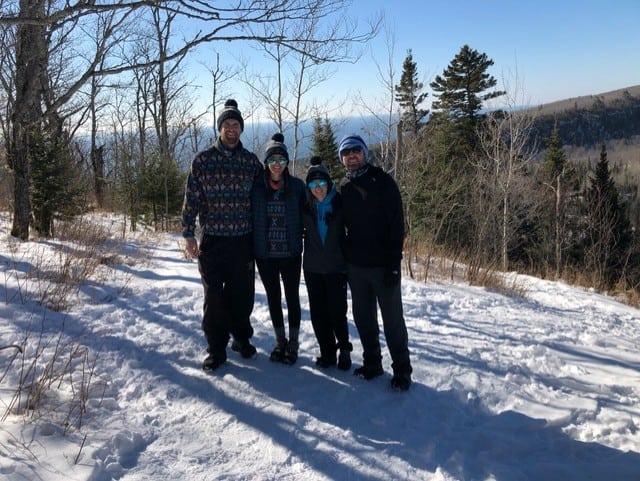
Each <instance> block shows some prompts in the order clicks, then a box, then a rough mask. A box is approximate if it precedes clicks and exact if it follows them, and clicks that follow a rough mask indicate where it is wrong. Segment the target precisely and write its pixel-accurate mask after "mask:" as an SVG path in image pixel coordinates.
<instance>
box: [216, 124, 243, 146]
mask: <svg viewBox="0 0 640 481" xmlns="http://www.w3.org/2000/svg"><path fill="white" fill-rule="evenodd" d="M240 134H242V127H241V126H240V122H238V121H237V120H236V119H226V120H225V121H224V122H222V125H221V126H220V138H221V139H222V142H223V143H224V145H226V146H227V147H235V146H236V145H238V142H240Z"/></svg>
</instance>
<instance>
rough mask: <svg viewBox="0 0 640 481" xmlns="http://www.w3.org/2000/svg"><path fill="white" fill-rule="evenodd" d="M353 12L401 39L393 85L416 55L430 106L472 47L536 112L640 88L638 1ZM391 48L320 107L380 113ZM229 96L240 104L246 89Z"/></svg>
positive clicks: (476, 0) (328, 86)
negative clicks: (350, 104)
mask: <svg viewBox="0 0 640 481" xmlns="http://www.w3.org/2000/svg"><path fill="white" fill-rule="evenodd" d="M348 12H349V15H350V16H352V17H355V18H357V19H359V21H360V22H361V24H363V26H364V24H365V23H366V21H367V19H369V18H371V17H373V16H375V15H376V14H380V13H381V14H382V15H383V16H384V21H385V25H386V27H387V30H388V31H391V32H392V35H393V36H394V37H395V49H394V52H393V59H394V61H393V64H394V68H395V83H397V82H398V81H399V79H400V74H401V71H402V62H403V60H404V58H405V56H406V54H407V50H408V49H412V52H413V58H414V60H415V61H416V62H417V67H418V72H419V75H420V77H421V80H423V81H424V83H425V90H426V91H427V92H428V93H429V97H428V98H427V101H426V103H427V104H430V103H431V100H432V95H431V89H430V88H429V87H428V83H429V82H430V81H432V80H433V78H434V77H435V75H438V74H441V73H442V72H443V70H444V69H445V68H446V67H447V65H448V64H449V63H450V62H451V60H452V59H453V58H454V56H455V55H456V54H457V53H458V52H459V51H460V48H461V47H462V46H463V45H464V44H468V45H469V46H470V47H471V48H473V49H475V50H477V51H479V52H481V53H486V54H487V56H488V57H489V58H491V59H493V61H494V66H493V67H492V69H491V70H490V73H491V74H492V75H493V76H494V77H495V78H496V79H498V81H499V86H502V83H503V81H507V82H508V83H509V85H510V86H511V87H512V88H515V87H516V86H517V88H518V94H517V96H518V100H520V101H521V103H522V102H524V103H525V104H528V105H538V104H542V103H547V102H552V101H555V100H563V99H567V98H572V97H578V96H583V95H592V94H599V93H603V92H607V91H610V90H616V89H620V88H624V87H629V86H633V85H638V84H640V53H639V52H640V1H639V0H613V1H612V0H582V1H576V0H556V1H549V0H537V1H527V0H522V1H516V0H513V1H508V0H485V1H481V0H466V1H465V0H447V1H442V0H439V1H432V0H394V1H390V0H354V1H353V2H352V5H351V7H350V8H349V11H348ZM387 41H388V36H387V35H386V34H385V29H384V28H383V29H382V31H381V32H380V34H379V35H378V37H377V38H375V39H374V40H372V41H371V42H370V43H369V44H368V45H367V48H366V51H365V53H364V54H363V56H362V57H361V59H360V60H359V61H358V62H357V63H356V64H341V65H339V66H337V67H336V70H335V72H334V73H333V75H332V77H331V79H330V80H328V81H326V82H324V83H322V84H321V85H320V86H318V87H317V88H316V89H315V90H314V91H313V93H312V94H309V95H312V97H313V98H314V99H317V102H318V103H319V104H322V103H323V102H334V103H340V104H342V105H346V103H347V100H348V99H353V98H355V97H359V96H362V97H363V98H365V99H369V100H370V101H371V104H372V105H373V103H374V102H373V99H375V98H378V99H381V98H385V93H386V92H385V90H384V87H383V85H382V83H381V80H380V78H379V74H378V69H377V67H376V63H378V64H379V65H381V66H382V67H383V68H386V65H387V63H388V55H389V54H388V51H387V46H386V44H387ZM225 45H228V46H222V45H217V46H216V48H218V49H220V48H229V49H230V50H229V51H233V54H229V53H227V56H226V57H223V61H224V60H227V61H229V62H230V63H231V62H233V61H234V59H233V58H232V57H231V55H234V56H237V55H240V54H241V55H243V56H245V57H249V58H252V59H254V60H253V61H252V63H251V65H253V66H255V65H259V61H258V60H257V59H255V56H256V55H257V54H256V52H255V50H253V49H251V48H250V47H248V46H246V45H245V46H242V47H240V46H239V44H237V45H233V44H225ZM220 51H221V52H224V51H223V50H220ZM229 51H228V52H229ZM240 52H241V53H240ZM223 55H224V54H223ZM231 90H232V91H231V94H232V95H234V96H235V97H237V98H238V99H239V100H240V101H241V102H242V98H243V97H244V93H245V92H244V91H245V90H246V87H243V86H242V85H238V86H235V87H232V88H231ZM387 95H388V94H387ZM427 106H428V105H427Z"/></svg>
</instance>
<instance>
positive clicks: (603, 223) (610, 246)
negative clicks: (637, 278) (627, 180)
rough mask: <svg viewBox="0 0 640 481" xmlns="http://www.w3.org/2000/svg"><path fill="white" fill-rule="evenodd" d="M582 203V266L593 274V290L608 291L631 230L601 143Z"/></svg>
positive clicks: (621, 263)
mask: <svg viewBox="0 0 640 481" xmlns="http://www.w3.org/2000/svg"><path fill="white" fill-rule="evenodd" d="M586 200H587V222H588V224H587V236H586V239H585V241H586V246H585V256H586V264H587V267H589V268H590V270H591V271H592V273H593V274H594V281H595V283H596V285H597V287H599V288H605V289H606V288H611V287H613V285H614V284H615V282H616V281H617V280H618V279H619V278H620V276H621V275H622V274H623V268H624V266H625V263H626V259H627V254H628V250H629V246H630V244H631V240H632V231H631V225H630V222H629V217H628V214H627V212H626V209H625V207H624V206H623V205H622V204H621V203H620V199H619V197H618V190H617V188H616V185H615V182H614V180H613V177H612V175H611V170H610V168H609V161H608V159H607V150H606V146H605V145H604V144H602V150H601V152H600V161H599V162H598V164H597V166H596V169H595V172H594V176H593V177H592V178H591V184H590V187H589V189H588V191H587V195H586Z"/></svg>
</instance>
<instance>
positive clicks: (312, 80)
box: [244, 0, 380, 170]
mask: <svg viewBox="0 0 640 481" xmlns="http://www.w3.org/2000/svg"><path fill="white" fill-rule="evenodd" d="M316 3H317V4H316V8H315V9H313V10H312V13H311V15H309V16H308V17H306V18H303V19H299V20H298V21H297V22H290V21H281V22H279V23H273V22H272V23H265V24H263V25H261V26H259V28H260V29H261V30H260V33H259V35H261V36H267V37H268V36H271V37H274V36H275V37H278V36H283V35H284V34H285V32H287V31H289V32H291V31H292V32H293V36H294V37H295V38H296V41H295V46H291V45H284V44H282V45H276V46H275V47H274V46H272V45H268V44H261V45H260V48H261V49H262V51H263V52H264V54H265V55H266V57H267V58H268V59H270V60H272V61H273V63H274V65H275V68H274V72H275V74H274V77H268V76H264V75H255V74H252V73H248V75H247V76H246V77H245V79H244V81H245V83H246V84H247V85H248V86H249V87H250V88H251V89H252V90H253V91H254V93H255V94H256V95H257V96H258V97H260V98H261V99H262V100H263V101H264V103H265V104H266V105H267V114H268V116H269V118H270V119H271V120H272V121H273V122H274V123H275V124H276V128H277V129H278V130H279V131H280V132H283V133H284V132H285V130H287V125H286V123H287V122H290V123H291V127H292V129H293V149H292V152H293V155H292V159H293V160H292V166H291V168H292V170H295V167H296V165H295V163H296V159H297V157H298V150H299V145H300V143H301V141H302V138H301V129H300V127H301V124H302V122H303V121H304V120H310V119H311V118H313V114H314V113H315V115H316V116H317V115H318V112H317V106H314V105H312V104H311V105H305V104H304V100H303V99H304V98H306V97H307V95H308V94H309V93H310V92H311V91H312V90H313V89H314V88H315V87H317V86H318V85H320V84H321V83H322V82H325V81H326V80H327V79H328V78H329V77H330V75H331V72H332V71H331V68H330V67H329V65H330V64H335V63H339V62H355V61H357V59H358V58H359V57H360V52H354V51H353V46H354V45H356V44H358V43H363V42H366V41H368V40H369V39H371V38H372V37H373V36H374V35H376V33H377V30H378V26H379V23H380V20H379V19H373V20H372V22H371V23H370V24H369V28H368V30H367V31H366V32H364V33H358V30H357V28H356V25H355V24H354V23H353V22H351V21H349V20H348V19H347V17H345V16H343V15H341V16H339V17H338V18H337V19H336V20H335V21H334V22H332V23H331V24H330V25H328V26H327V25H323V23H322V20H323V19H324V16H325V15H324V12H325V11H326V10H327V9H330V10H334V11H336V12H337V11H339V10H340V9H342V8H343V7H344V6H345V5H346V2H345V1H344V0H319V1H318V2H316ZM256 34H257V33H256ZM319 36H322V37H324V38H325V40H326V41H325V42H322V43H319V42H317V41H316V39H317V38H318V37H319Z"/></svg>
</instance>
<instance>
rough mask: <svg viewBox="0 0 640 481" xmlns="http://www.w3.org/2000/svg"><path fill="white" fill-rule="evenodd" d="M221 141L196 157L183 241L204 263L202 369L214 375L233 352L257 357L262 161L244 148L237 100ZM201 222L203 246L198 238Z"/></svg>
mask: <svg viewBox="0 0 640 481" xmlns="http://www.w3.org/2000/svg"><path fill="white" fill-rule="evenodd" d="M217 127H218V131H219V133H220V135H219V136H218V138H217V139H216V141H215V143H214V144H213V146H212V147H210V148H209V149H207V150H204V151H202V152H200V153H199V154H197V155H196V157H195V159H194V160H193V162H192V163H191V169H190V171H189V176H188V178H187V186H186V192H185V196H184V205H183V208H182V226H183V231H182V235H183V237H184V238H185V242H186V250H187V253H188V254H189V255H190V256H191V257H193V258H197V259H198V268H199V270H200V276H201V278H202V285H203V286H204V313H203V316H202V330H203V331H204V335H205V338H206V341H207V344H208V348H207V352H208V353H209V354H208V356H207V357H206V359H205V360H204V361H203V363H202V369H204V370H206V371H213V370H215V369H217V368H218V367H219V366H220V365H221V364H223V363H224V362H225V361H226V360H227V352H226V351H227V344H228V342H229V338H230V336H233V338H234V341H233V343H232V345H231V348H232V350H234V351H237V352H239V353H240V354H241V355H242V357H244V358H251V357H254V356H255V354H256V348H255V347H254V346H253V345H251V342H250V341H249V340H250V339H251V337H252V336H253V328H252V327H251V320H250V317H251V311H252V310H253V300H254V292H255V287H254V279H255V264H254V259H253V248H252V219H251V189H252V186H253V183H254V181H255V180H256V179H257V178H261V177H262V165H261V163H260V161H259V160H258V157H256V155H255V154H254V153H252V152H249V151H248V150H247V149H245V148H244V147H243V146H242V142H241V141H240V135H241V134H242V131H243V130H244V120H243V118H242V115H241V113H240V111H239V110H238V104H237V102H236V101H235V100H227V102H226V103H225V106H224V109H223V110H222V112H221V113H220V115H219V116H218V119H217ZM196 219H197V220H198V223H199V224H200V229H201V237H200V243H199V245H198V241H197V240H196V238H195V226H196Z"/></svg>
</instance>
